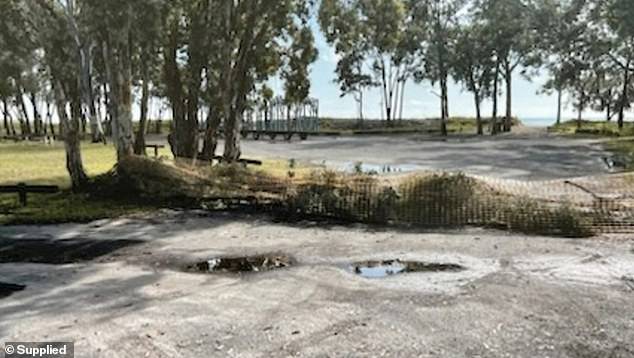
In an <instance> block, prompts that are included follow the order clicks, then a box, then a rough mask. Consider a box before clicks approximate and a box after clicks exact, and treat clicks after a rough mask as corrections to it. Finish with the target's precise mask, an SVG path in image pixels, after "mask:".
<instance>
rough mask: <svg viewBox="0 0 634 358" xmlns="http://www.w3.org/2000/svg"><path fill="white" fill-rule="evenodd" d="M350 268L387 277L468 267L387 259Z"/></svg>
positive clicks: (362, 272) (349, 268) (370, 276)
mask: <svg viewBox="0 0 634 358" xmlns="http://www.w3.org/2000/svg"><path fill="white" fill-rule="evenodd" d="M348 270H349V271H350V272H352V273H354V274H356V275H359V276H361V277H365V278H385V277H390V276H394V275H399V274H405V273H413V272H432V273H433V272H460V271H464V270H466V268H465V267H463V266H460V265H456V264H447V263H436V262H418V261H401V260H386V261H366V262H357V263H354V264H352V265H350V266H349V267H348Z"/></svg>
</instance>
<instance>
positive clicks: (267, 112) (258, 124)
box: [242, 96, 319, 140]
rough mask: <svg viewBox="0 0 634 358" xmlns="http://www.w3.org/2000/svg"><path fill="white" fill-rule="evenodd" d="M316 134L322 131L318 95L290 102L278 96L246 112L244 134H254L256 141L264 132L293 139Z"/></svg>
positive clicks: (273, 137) (270, 135)
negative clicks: (296, 136) (299, 101)
mask: <svg viewBox="0 0 634 358" xmlns="http://www.w3.org/2000/svg"><path fill="white" fill-rule="evenodd" d="M316 133H319V100H317V99H314V98H308V99H306V100H305V101H303V102H301V103H294V104H290V103H287V102H286V100H285V99H284V98H283V97H281V96H278V97H275V98H273V99H271V100H270V101H266V100H264V101H262V103H261V104H260V106H259V108H257V109H249V110H247V111H245V113H244V123H243V126H242V136H243V137H245V138H246V137H248V136H249V135H250V134H251V135H253V138H254V139H256V140H258V139H260V137H261V136H262V135H265V136H269V137H270V138H271V139H275V138H276V137H277V136H278V135H279V136H284V137H285V139H286V140H290V139H292V137H293V135H295V134H296V135H299V137H300V138H301V139H306V138H308V136H309V135H310V134H316Z"/></svg>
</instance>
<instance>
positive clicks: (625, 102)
mask: <svg viewBox="0 0 634 358" xmlns="http://www.w3.org/2000/svg"><path fill="white" fill-rule="evenodd" d="M594 14H595V17H594V20H595V27H594V29H595V30H596V31H597V32H598V33H599V34H600V36H601V37H602V38H603V39H604V40H605V41H608V43H609V46H608V47H607V50H606V52H605V55H606V56H607V57H609V58H610V60H611V61H612V62H613V63H614V64H615V66H616V68H617V70H618V71H619V72H620V73H621V78H622V79H621V91H620V96H619V104H618V106H617V107H618V125H619V128H623V125H624V120H625V110H626V109H628V108H630V105H631V103H632V98H631V95H630V88H631V87H632V73H633V72H634V2H632V1H631V0H605V1H599V2H598V3H597V6H596V11H595V12H594Z"/></svg>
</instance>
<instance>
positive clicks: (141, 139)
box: [134, 70, 150, 156]
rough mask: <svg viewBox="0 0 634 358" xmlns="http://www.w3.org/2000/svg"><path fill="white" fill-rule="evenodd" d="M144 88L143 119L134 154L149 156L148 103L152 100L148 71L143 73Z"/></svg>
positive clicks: (142, 100) (142, 93)
mask: <svg viewBox="0 0 634 358" xmlns="http://www.w3.org/2000/svg"><path fill="white" fill-rule="evenodd" d="M143 72H144V74H143V86H142V89H141V119H140V120H139V130H138V131H137V132H136V138H135V140H134V154H136V155H144V156H145V155H147V153H146V151H145V132H146V131H147V113H148V102H149V98H150V85H149V79H148V78H149V76H148V75H147V71H145V70H144V71H143Z"/></svg>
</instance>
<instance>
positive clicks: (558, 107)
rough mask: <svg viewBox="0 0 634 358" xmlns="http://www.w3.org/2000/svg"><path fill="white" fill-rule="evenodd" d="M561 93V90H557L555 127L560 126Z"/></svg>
mask: <svg viewBox="0 0 634 358" xmlns="http://www.w3.org/2000/svg"><path fill="white" fill-rule="evenodd" d="M562 92H563V91H562V90H561V88H557V125H560V124H561V108H562V107H561V102H562V98H561V97H562Z"/></svg>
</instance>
